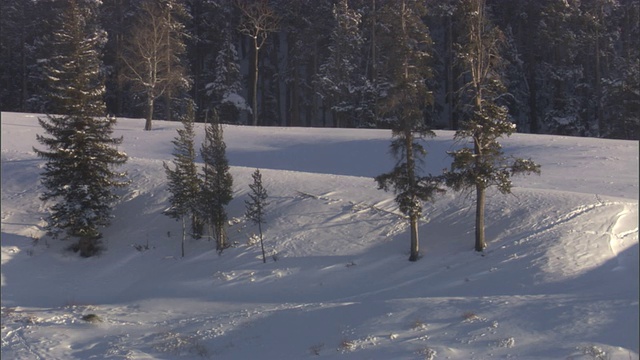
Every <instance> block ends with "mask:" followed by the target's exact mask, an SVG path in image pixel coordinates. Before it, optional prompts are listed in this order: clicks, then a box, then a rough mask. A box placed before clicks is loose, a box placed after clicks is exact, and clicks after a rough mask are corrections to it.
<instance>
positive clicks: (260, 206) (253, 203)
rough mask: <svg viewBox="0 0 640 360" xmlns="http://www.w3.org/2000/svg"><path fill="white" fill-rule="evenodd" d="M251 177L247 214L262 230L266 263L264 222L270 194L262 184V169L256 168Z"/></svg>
mask: <svg viewBox="0 0 640 360" xmlns="http://www.w3.org/2000/svg"><path fill="white" fill-rule="evenodd" d="M251 177H252V179H253V183H251V184H249V188H250V189H251V192H250V193H249V199H250V200H245V204H246V207H247V211H246V212H245V216H246V217H247V219H249V220H251V221H252V222H253V223H254V224H257V225H258V231H259V232H260V247H261V248H262V262H263V263H266V262H267V256H266V254H265V252H264V241H263V238H262V224H264V223H265V219H264V213H265V211H266V208H267V206H269V203H268V202H267V198H268V197H269V195H268V194H267V189H265V188H264V185H262V174H261V173H260V170H259V169H256V171H255V172H254V173H253V174H251Z"/></svg>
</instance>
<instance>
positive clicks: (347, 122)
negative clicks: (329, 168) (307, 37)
mask: <svg viewBox="0 0 640 360" xmlns="http://www.w3.org/2000/svg"><path fill="white" fill-rule="evenodd" d="M333 18H334V21H335V24H334V29H333V31H332V33H331V44H330V45H329V53H330V55H329V57H328V58H327V60H326V61H325V62H324V63H323V64H322V65H320V71H319V73H318V79H317V85H318V87H319V90H320V94H321V96H322V98H323V102H324V103H325V104H326V105H329V106H330V108H331V110H332V113H333V120H334V124H335V126H336V127H353V126H354V125H356V119H355V118H356V116H355V115H356V109H357V108H358V100H360V98H361V92H362V91H363V87H364V85H365V82H366V73H365V70H364V69H362V66H361V63H360V60H361V59H360V54H361V48H362V44H363V40H362V35H361V30H360V26H361V22H362V20H361V16H360V14H359V13H358V12H357V11H356V10H354V9H351V8H349V4H348V1H347V0H341V1H339V2H338V3H337V4H335V5H334V6H333Z"/></svg>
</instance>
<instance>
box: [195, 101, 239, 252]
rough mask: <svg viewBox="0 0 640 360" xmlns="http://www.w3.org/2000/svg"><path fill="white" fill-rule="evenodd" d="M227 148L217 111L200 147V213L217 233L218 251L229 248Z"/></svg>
mask: <svg viewBox="0 0 640 360" xmlns="http://www.w3.org/2000/svg"><path fill="white" fill-rule="evenodd" d="M226 147H227V146H226V144H225V143H224V139H223V130H222V125H221V124H220V122H219V120H218V116H217V114H216V113H215V112H214V119H213V122H212V123H211V124H209V125H207V127H206V134H205V142H204V144H202V148H201V149H200V153H201V155H202V159H203V161H204V174H203V184H202V190H201V199H200V212H201V214H202V215H201V216H202V219H203V220H204V221H206V222H207V224H208V225H209V226H210V227H211V228H212V230H213V232H214V237H215V239H216V250H218V252H219V253H222V251H224V249H226V248H227V247H228V245H227V239H226V237H227V235H226V222H227V212H226V209H225V206H227V205H228V204H229V202H231V200H232V199H233V177H232V176H231V173H230V172H229V161H228V160H227V155H226Z"/></svg>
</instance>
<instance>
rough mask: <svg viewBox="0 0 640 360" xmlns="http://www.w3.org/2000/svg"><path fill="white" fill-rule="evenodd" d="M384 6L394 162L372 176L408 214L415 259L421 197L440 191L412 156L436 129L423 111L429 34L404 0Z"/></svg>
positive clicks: (386, 106) (387, 105)
mask: <svg viewBox="0 0 640 360" xmlns="http://www.w3.org/2000/svg"><path fill="white" fill-rule="evenodd" d="M412 5H415V3H412ZM386 10H387V11H388V16H389V19H388V21H391V22H392V24H393V25H395V26H396V28H397V29H398V30H397V32H396V34H395V35H394V36H393V37H392V38H391V39H388V41H389V43H390V44H392V45H394V51H393V52H391V53H392V54H393V57H390V58H389V59H388V60H387V62H386V64H385V66H386V68H387V72H388V73H389V74H390V76H391V77H392V78H391V79H390V82H391V88H390V89H389V95H388V97H387V98H386V99H384V100H383V102H384V106H383V109H382V113H383V114H386V115H387V116H390V117H391V119H390V124H391V127H392V132H393V137H394V139H393V141H392V142H391V152H392V153H393V154H394V155H395V157H396V158H397V159H398V162H397V164H396V166H395V167H394V168H393V170H392V171H391V172H389V173H386V174H382V175H379V176H377V177H376V178H375V180H376V181H377V183H378V187H379V188H380V189H383V190H385V191H388V190H389V189H393V191H394V192H395V194H396V202H397V203H398V206H399V207H400V211H401V212H402V213H403V214H405V215H406V216H407V217H408V218H409V222H410V225H411V247H410V251H411V254H410V255H409V261H417V260H418V258H419V257H420V252H419V250H420V249H419V237H418V220H419V219H420V216H421V215H422V202H424V201H432V200H433V198H434V196H435V194H437V193H439V192H443V190H442V189H440V187H439V181H437V179H435V178H433V177H431V176H429V177H422V176H420V175H419V174H418V171H417V168H418V166H417V162H419V161H420V160H421V158H422V157H423V156H424V155H425V154H426V151H425V149H424V147H423V146H422V144H421V143H419V142H418V141H417V140H418V139H421V138H424V137H430V136H434V135H435V134H434V133H433V131H431V130H430V129H429V128H428V127H427V126H426V124H425V121H424V113H423V109H424V107H425V105H426V100H427V99H429V97H430V92H428V91H427V88H426V85H425V79H426V78H428V76H429V70H430V69H429V66H428V54H427V51H426V50H427V48H428V45H429V44H430V39H429V36H428V35H427V32H426V29H424V24H422V21H421V20H420V17H419V16H418V14H416V12H414V9H413V8H411V7H410V6H408V4H407V1H405V0H403V1H402V2H401V3H400V4H399V6H397V8H396V4H395V3H394V4H393V5H389V6H388V7H387V8H386Z"/></svg>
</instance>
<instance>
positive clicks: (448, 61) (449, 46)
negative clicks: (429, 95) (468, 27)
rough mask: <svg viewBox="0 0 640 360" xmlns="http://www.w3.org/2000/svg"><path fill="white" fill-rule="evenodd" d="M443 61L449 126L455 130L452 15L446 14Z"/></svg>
mask: <svg viewBox="0 0 640 360" xmlns="http://www.w3.org/2000/svg"><path fill="white" fill-rule="evenodd" d="M445 27H446V33H445V63H444V66H445V68H446V70H445V71H446V73H447V80H446V81H445V92H446V103H447V112H448V116H449V128H450V129H452V130H457V128H458V120H457V119H456V118H455V116H454V107H455V105H454V97H455V95H454V92H455V90H454V84H453V81H454V80H453V63H454V60H453V58H454V55H453V16H451V15H446V16H445Z"/></svg>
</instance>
